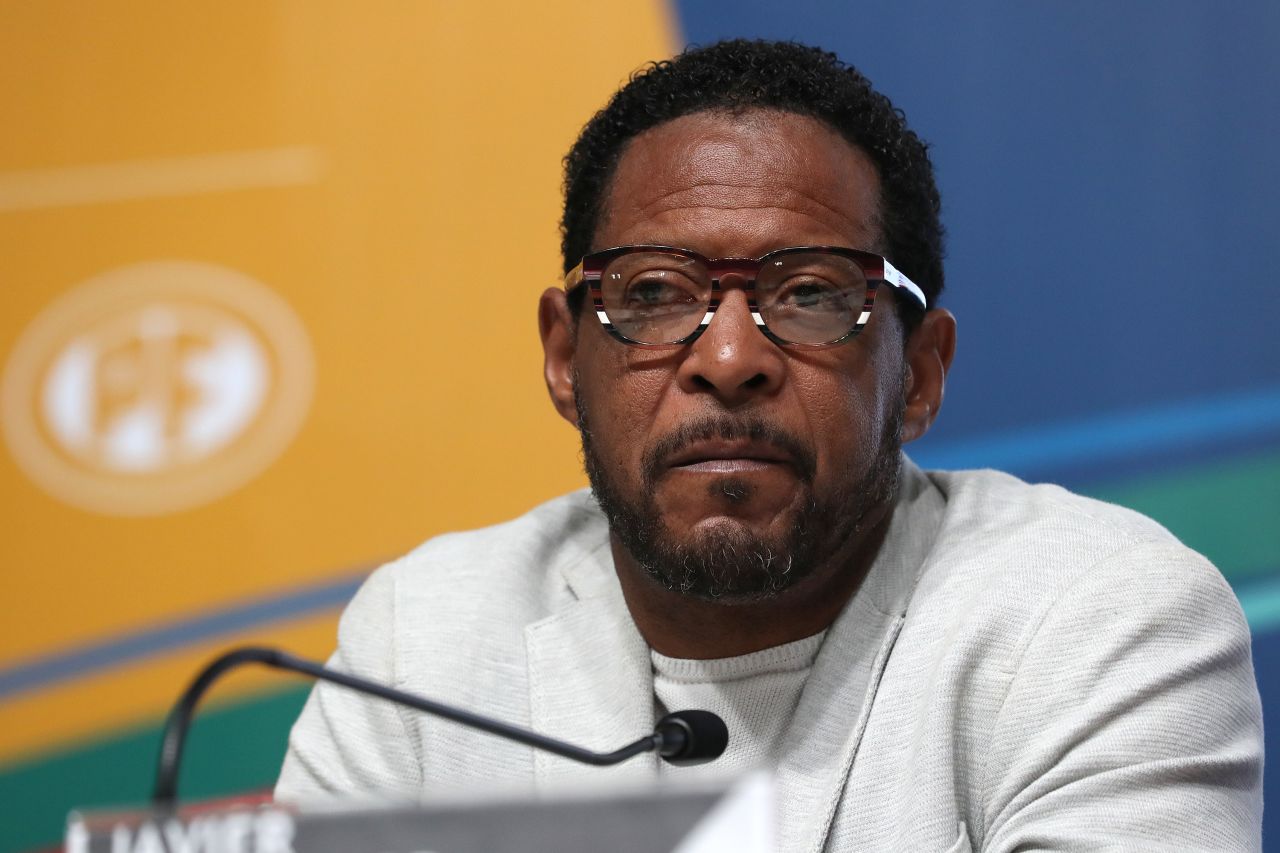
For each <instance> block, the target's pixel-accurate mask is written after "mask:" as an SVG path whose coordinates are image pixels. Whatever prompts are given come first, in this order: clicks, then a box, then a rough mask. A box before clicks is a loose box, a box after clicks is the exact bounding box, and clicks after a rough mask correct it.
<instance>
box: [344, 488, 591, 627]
mask: <svg viewBox="0 0 1280 853" xmlns="http://www.w3.org/2000/svg"><path fill="white" fill-rule="evenodd" d="M607 554H608V528H607V525H606V522H605V520H604V516H603V515H602V514H601V512H600V510H599V507H598V506H597V505H596V502H595V500H594V499H593V498H592V497H591V493H590V491H588V490H585V489H584V490H581V491H577V492H572V493H570V494H567V495H563V496H561V497H558V498H555V499H553V500H550V501H547V502H546V503H544V504H541V505H539V506H537V507H534V508H533V509H532V510H530V511H529V512H527V513H525V514H524V515H522V516H520V517H518V518H515V519H512V520H511V521H507V522H503V523H501V524H496V525H493V526H490V527H484V528H480V529H477V530H467V531H460V532H454V533H445V534H442V535H440V536H436V537H433V538H431V539H429V540H427V541H426V542H424V543H423V544H422V545H420V546H418V547H417V548H415V549H414V550H413V551H411V552H409V553H408V554H406V555H404V556H403V557H400V558H399V559H397V560H393V561H391V562H389V563H387V564H385V565H383V566H382V567H381V568H379V569H378V570H377V571H375V572H374V573H373V575H372V576H371V577H370V579H369V580H368V581H367V582H366V586H367V587H373V588H381V589H382V590H383V592H382V595H381V596H380V597H382V598H385V599H388V600H389V603H390V604H391V605H392V607H393V609H394V610H395V611H398V612H402V613H414V614H415V618H417V617H419V616H424V615H425V616H428V617H429V616H430V615H431V614H437V615H439V616H441V617H442V618H443V617H446V616H450V614H452V615H453V616H456V614H458V613H460V612H472V611H477V610H487V609H495V610H502V611H504V612H506V613H508V614H510V615H511V616H512V617H513V618H515V619H520V618H524V619H534V618H537V617H538V616H539V615H540V614H542V613H545V612H548V611H549V609H551V608H553V607H554V605H555V603H556V602H557V601H558V600H560V599H561V598H563V597H564V596H566V595H569V594H571V593H570V589H571V587H573V586H574V581H575V580H581V579H582V578H584V577H585V578H588V579H594V578H595V576H596V575H601V574H604V572H603V569H604V568H606V566H605V565H604V563H605V562H607V560H605V558H606V557H607ZM486 602H488V606H486Z"/></svg>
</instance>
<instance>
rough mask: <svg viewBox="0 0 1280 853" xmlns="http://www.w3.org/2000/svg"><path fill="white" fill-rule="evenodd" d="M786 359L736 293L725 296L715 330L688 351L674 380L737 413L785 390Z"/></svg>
mask: <svg viewBox="0 0 1280 853" xmlns="http://www.w3.org/2000/svg"><path fill="white" fill-rule="evenodd" d="M785 358H786V357H785V355H784V354H783V353H782V350H781V349H779V348H778V346H777V345H776V344H775V343H773V341H771V340H769V339H768V338H766V337H765V336H764V335H763V334H762V333H761V331H760V329H758V328H757V327H756V324H755V321H754V320H753V319H752V318H751V310H750V308H749V307H748V306H747V297H746V293H744V292H743V291H742V290H740V289H733V290H729V291H727V292H725V293H724V299H723V300H722V301H721V303H720V306H719V307H718V308H717V309H716V313H715V316H714V317H712V318H711V324H710V325H709V326H707V330H706V331H705V332H703V333H702V335H701V336H700V337H699V338H698V339H697V340H696V341H694V342H693V343H692V344H691V345H690V346H689V352H688V354H687V355H686V356H685V358H684V360H683V361H682V362H681V363H680V367H679V368H678V370H677V372H676V378H677V381H678V382H679V385H680V388H681V390H683V391H685V392H687V393H690V394H708V393H709V394H712V395H714V396H715V397H716V398H717V399H718V400H719V401H720V403H721V404H722V405H724V406H725V407H726V408H737V407H738V406H742V405H744V404H746V403H748V402H751V401H752V400H755V399H758V398H760V397H767V396H769V395H770V394H773V393H774V392H776V391H777V390H778V388H779V387H781V384H782V378H783V374H784V372H785V369H786V362H785Z"/></svg>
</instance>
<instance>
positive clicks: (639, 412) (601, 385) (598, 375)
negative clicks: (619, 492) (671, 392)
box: [578, 342, 671, 471]
mask: <svg viewBox="0 0 1280 853" xmlns="http://www.w3.org/2000/svg"><path fill="white" fill-rule="evenodd" d="M608 343H612V342H608ZM646 354H647V351H645V350H632V349H629V348H628V349H623V348H622V347H621V346H607V345H606V346H603V347H590V348H587V349H586V351H582V350H580V355H581V360H580V362H579V365H580V366H579V371H578V393H579V394H580V395H581V402H582V404H583V405H584V406H585V407H586V410H587V413H588V416H589V417H590V421H591V423H590V426H591V432H592V442H593V444H594V445H595V447H596V450H597V453H598V455H599V456H600V457H601V462H603V463H604V464H606V465H607V466H609V467H610V468H611V469H615V470H616V469H623V470H624V471H638V470H639V460H640V458H641V457H642V456H643V453H644V450H645V447H646V446H647V445H648V443H649V442H650V441H651V440H652V438H653V433H655V432H659V433H660V432H661V430H662V424H661V423H660V419H659V414H660V409H661V402H662V399H663V397H664V395H665V394H666V392H667V389H668V388H669V387H670V382H671V375H670V370H669V369H664V368H661V367H658V366H654V365H653V364H651V363H650V362H652V359H651V358H650V359H648V360H646V359H645V358H644V356H645V355H646Z"/></svg>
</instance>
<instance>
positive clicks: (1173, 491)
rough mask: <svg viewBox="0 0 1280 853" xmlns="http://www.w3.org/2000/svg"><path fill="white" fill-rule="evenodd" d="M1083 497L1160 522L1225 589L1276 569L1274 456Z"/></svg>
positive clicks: (1278, 460) (1279, 480)
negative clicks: (1209, 566)
mask: <svg viewBox="0 0 1280 853" xmlns="http://www.w3.org/2000/svg"><path fill="white" fill-rule="evenodd" d="M1086 491H1087V493H1088V494H1090V495H1092V496H1093V497H1096V498H1101V499H1102V500H1105V501H1111V502H1112V503H1117V504H1120V505H1122V506H1127V507H1130V508H1132V509H1136V510H1137V511H1138V512H1141V513H1145V514H1147V515H1149V516H1151V517H1152V518H1154V519H1155V520H1156V521H1159V522H1160V523H1161V524H1163V525H1164V526H1165V527H1167V528H1169V529H1170V530H1171V531H1173V533H1174V535H1176V536H1177V537H1178V538H1179V539H1181V540H1182V541H1183V542H1185V543H1187V545H1189V546H1191V547H1192V548H1194V549H1196V550H1197V551H1199V552H1200V553H1202V554H1204V555H1205V556H1206V557H1208V558H1209V559H1210V560H1212V561H1213V563H1214V565H1216V566H1217V567H1218V568H1219V569H1220V570H1221V571H1222V573H1223V574H1224V575H1226V576H1227V580H1229V581H1231V582H1232V584H1239V585H1247V582H1249V581H1251V580H1255V579H1259V578H1260V577H1261V576H1262V575H1264V574H1267V573H1270V572H1274V571H1276V570H1278V569H1280V452H1271V453H1264V454H1259V455H1255V456H1250V457H1248V458H1245V459H1238V460H1233V461H1232V462H1230V463H1218V464H1214V465H1205V466H1191V465H1188V466H1185V467H1182V468H1179V469H1178V470H1176V471H1172V472H1168V473H1162V474H1158V475H1154V476H1151V477H1143V478H1142V479H1141V480H1129V481H1122V482H1117V483H1111V484H1105V485H1099V486H1096V487H1093V488H1089V489H1087V490H1086ZM1254 627H1255V628H1257V627H1258V626H1256V625H1255V626H1254Z"/></svg>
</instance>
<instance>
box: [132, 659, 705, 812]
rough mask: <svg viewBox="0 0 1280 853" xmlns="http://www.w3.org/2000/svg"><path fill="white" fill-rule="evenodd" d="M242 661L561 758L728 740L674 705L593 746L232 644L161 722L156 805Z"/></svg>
mask: <svg viewBox="0 0 1280 853" xmlns="http://www.w3.org/2000/svg"><path fill="white" fill-rule="evenodd" d="M245 663H258V664H263V665H265V666H269V667H272V668H275V669H283V670H287V671H289V672H296V673H301V674H302V675H309V676H311V677H312V678H316V679H319V680H321V681H328V682H331V683H333V684H339V685H342V686H343V687H346V688H349V689H351V690H355V691H357V692H359V693H365V694H368V695H371V696H377V697H380V698H382V699H386V700H387V701H390V702H396V703H399V704H401V705H406V706H408V707H410V708H415V709H417V710H419V711H423V712H425V713H427V714H432V715H434V716H437V717H443V718H445V719H446V720H453V721H454V722H456V723H461V724H462V725H464V726H470V727H471V728H475V729H479V730H481V731H485V732H489V733H490V734H494V735H497V736H499V737H504V738H507V739H508V740H513V741H516V742H517V743H523V744H526V745H528V746H532V747H534V748H536V749H544V750H546V751H548V752H552V753H555V754H556V755H559V756H563V757H564V758H568V759H572V760H573V761H579V762H581V763H583V764H592V765H595V766H597V767H604V766H607V765H610V764H618V763H620V762H623V761H626V760H627V759H628V758H632V757H634V756H636V755H639V754H641V753H643V752H657V753H658V755H660V756H662V758H663V759H664V760H666V761H667V762H669V763H671V764H677V765H687V764H702V763H705V762H707V761H712V760H714V759H716V758H719V757H720V755H721V753H723V752H724V749H725V746H726V745H727V744H728V741H729V732H728V730H727V729H726V728H725V724H724V721H723V720H721V719H720V718H719V717H717V716H716V715H715V714H713V713H711V712H710V711H675V712H673V713H670V714H667V715H666V716H665V717H663V718H662V719H661V720H659V721H658V724H657V726H655V727H654V731H653V733H652V734H648V735H645V736H644V737H642V738H640V739H639V740H637V741H635V742H634V743H629V744H627V745H626V746H624V747H622V748H620V749H616V750H614V751H613V752H592V751H591V750H589V749H583V748H582V747H579V746H574V745H573V744H571V743H565V742H564V741H560V740H556V739H555V738H550V737H547V736H546V735H540V734H538V733H537V732H532V731H529V730H527V729H522V728H519V727H518V726H513V725H510V724H509V723H504V722H501V721H500V720H491V719H489V718H487V717H482V716H480V715H478V714H473V713H471V712H470V711H463V710H461V709H459V708H453V707H450V706H448V705H444V704H441V703H439V702H434V701H432V700H430V699H424V698H423V697H421V696H415V695H414V694H412V693H406V692H404V691H403V690H397V689H395V688H394V687H388V686H387V685H385V684H379V683H377V682H376V681H369V680H368V679H365V678H360V677H359V676H356V675H350V674H348V673H345V672H339V671H337V670H334V669H329V668H328V667H325V666H322V665H320V664H318V663H315V662H314V661H309V660H305V659H303V658H299V657H295V656H294V655H291V654H289V653H288V652H283V651H280V650H279V649H272V648H267V647H264V646H243V647H241V648H237V649H232V650H231V651H229V652H226V653H224V654H222V655H220V656H219V657H217V658H215V659H214V660H213V661H212V662H211V663H210V664H209V665H208V666H206V667H205V668H204V669H203V670H201V671H200V674H199V675H197V676H196V678H195V680H194V681H192V682H191V685H190V686H189V687H188V688H187V689H186V690H185V691H184V692H183V694H182V696H180V697H179V698H178V701H177V702H176V703H175V704H174V706H173V710H172V711H170V712H169V717H168V719H166V720H165V724H164V736H163V738H162V739H161V741H160V757H159V760H158V762H157V766H156V786H155V791H154V793H153V794H152V797H151V799H152V804H153V805H154V806H155V807H156V808H158V809H165V810H169V809H172V808H173V807H174V806H175V805H176V803H177V798H178V769H179V767H180V766H181V763H182V748H183V745H184V743H185V741H186V737H187V730H188V728H190V726H191V718H192V716H194V714H195V708H196V704H197V703H199V701H200V698H201V697H202V696H203V695H204V693H205V691H207V690H208V689H209V687H210V685H212V684H213V683H214V682H215V681H217V680H218V679H219V678H220V677H221V676H222V675H223V673H225V672H227V671H228V670H230V669H233V668H235V667H237V666H240V665H241V664H245Z"/></svg>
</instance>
